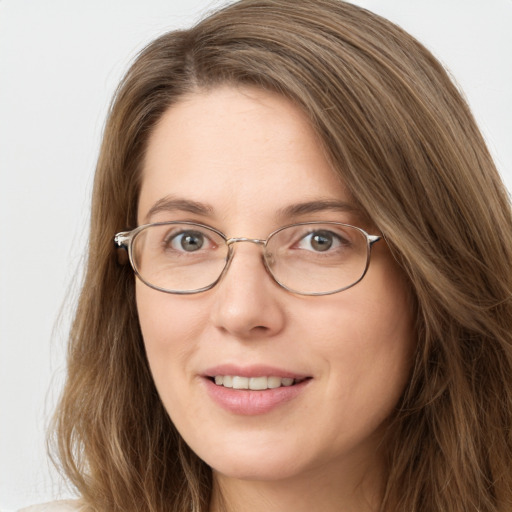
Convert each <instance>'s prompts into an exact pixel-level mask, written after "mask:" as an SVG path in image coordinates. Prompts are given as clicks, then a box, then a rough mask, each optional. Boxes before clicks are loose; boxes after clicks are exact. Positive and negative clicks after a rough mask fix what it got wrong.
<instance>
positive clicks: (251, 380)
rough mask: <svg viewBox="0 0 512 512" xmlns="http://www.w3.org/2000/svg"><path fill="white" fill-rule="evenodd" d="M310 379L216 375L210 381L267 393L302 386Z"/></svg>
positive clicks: (225, 385) (232, 387)
mask: <svg viewBox="0 0 512 512" xmlns="http://www.w3.org/2000/svg"><path fill="white" fill-rule="evenodd" d="M309 378H310V377H305V378H292V377H277V376H260V377H242V376H239V375H215V376H213V377H209V379H210V380H211V381H212V382H213V383H215V384H216V385H217V386H219V387H225V388H230V389H240V390H251V391H265V390H267V389H277V388H281V387H290V386H294V385H296V384H300V383H301V382H304V381H305V380H307V379H309Z"/></svg>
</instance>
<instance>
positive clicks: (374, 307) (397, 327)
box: [309, 266, 416, 414]
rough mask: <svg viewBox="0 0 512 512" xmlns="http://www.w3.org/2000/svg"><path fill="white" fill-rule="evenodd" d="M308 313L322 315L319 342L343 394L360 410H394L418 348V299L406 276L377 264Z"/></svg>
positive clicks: (317, 321) (318, 321)
mask: <svg viewBox="0 0 512 512" xmlns="http://www.w3.org/2000/svg"><path fill="white" fill-rule="evenodd" d="M390 269H391V270H390ZM309 315H310V317H313V318H316V319H317V320H316V322H315V325H316V326H317V329H316V339H317V343H318V345H317V346H318V347H319V349H320V350H321V351H322V352H323V355H324V358H325V361H326V365H327V366H328V368H329V372H330V373H331V377H332V382H333V384H334V383H335V386H336V387H337V389H336V391H335V393H336V394H337V396H338V398H339V399H340V400H341V401H342V402H343V401H344V402H346V401H349V402H350V403H351V404H352V405H353V407H354V408H355V409H358V408H359V407H363V408H364V407H366V405H367V404H371V405H372V406H374V405H376V404H381V406H382V411H381V413H382V414H385V413H386V410H387V411H388V412H390V408H391V409H392V408H393V407H394V406H395V404H396V402H397V401H398V399H399V397H400V395H401V394H402V392H403V390H404V388H405V386H406V383H407V381H408V379H409V375H410V371H411V367H412V361H413V357H414V351H415V347H416V334H415V329H414V308H413V301H412V299H411V295H410V294H409V292H408V288H407V285H406V283H405V282H404V279H403V278H402V276H401V275H400V274H399V273H398V272H397V271H395V270H394V267H388V268H387V269H386V272H382V271H381V269H379V268H377V266H375V268H374V272H373V273H370V272H369V274H368V275H367V276H366V277H365V279H363V281H361V282H360V283H359V284H358V285H356V286H355V287H354V288H352V289H351V290H347V291H346V292H344V293H342V294H339V295H338V296H337V297H336V296H332V298H331V299H330V300H329V301H324V303H323V304H321V305H320V304H318V305H317V306H316V307H315V309H314V310H310V312H309ZM376 412H377V411H376Z"/></svg>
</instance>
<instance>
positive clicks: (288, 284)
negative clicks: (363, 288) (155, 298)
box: [114, 222, 381, 295]
mask: <svg viewBox="0 0 512 512" xmlns="http://www.w3.org/2000/svg"><path fill="white" fill-rule="evenodd" d="M380 239H381V237H380V236H376V235H369V234H368V233H366V232H365V231H364V230H362V229H361V228H358V227H355V226H350V225H348V224H342V223H340V222H301V223H298V224H292V225H289V226H284V227H282V228H279V229H277V230H275V231H273V232H272V233H270V235H268V237H267V238H266V240H260V239H254V238H238V237H237V238H228V237H227V236H226V235H224V233H222V232H220V231H218V230H217V229H214V228H212V227H210V226H205V225H204V224H197V223H195V222H158V223H154V224H146V225H143V226H139V227H137V228H135V229H133V230H132V231H123V232H121V233H117V234H116V235H115V237H114V242H115V244H116V245H117V247H120V248H124V249H126V250H127V251H128V256H129V259H130V263H131V265H132V268H133V270H134V272H135V273H136V275H137V276H138V277H139V278H140V279H141V281H143V282H144V283H145V284H147V285H148V286H150V287H151V288H154V289H155V290H160V291H162V292H166V293H177V294H190V293H199V292H203V291H206V290H209V289H210V288H213V287H214V286H215V285H216V284H217V283H218V282H219V281H220V279H221V278H222V276H223V275H224V274H225V273H226V272H227V270H228V268H229V265H230V263H231V260H232V259H233V255H234V250H233V248H234V244H236V243H239V242H240V243H241V242H249V243H253V244H257V245H260V246H261V247H262V249H263V251H262V261H263V265H264V266H265V268H266V269H267V271H268V273H269V274H270V275H271V276H272V278H273V279H274V280H275V281H276V283H277V284H278V285H279V286H281V287H283V288H284V289H286V290H288V291H290V292H292V293H297V294H300V295H328V294H332V293H338V292H341V291H343V290H346V289H347V288H350V287H351V286H354V285H355V284H357V283H358V282H359V281H361V279H362V278H363V277H364V275H365V273H366V271H367V269H368V265H369V263H370V253H371V248H372V245H373V244H374V243H375V242H377V241H378V240H380Z"/></svg>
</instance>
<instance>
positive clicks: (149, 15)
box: [0, 0, 512, 511]
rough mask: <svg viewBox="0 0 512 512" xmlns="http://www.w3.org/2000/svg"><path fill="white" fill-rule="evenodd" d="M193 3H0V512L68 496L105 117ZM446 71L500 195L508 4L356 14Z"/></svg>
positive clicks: (511, 170) (510, 73) (388, 8)
mask: <svg viewBox="0 0 512 512" xmlns="http://www.w3.org/2000/svg"><path fill="white" fill-rule="evenodd" d="M222 3H223V2H222V1H215V2H209V1H205V0H194V1H192V0H88V1H87V2H79V1H74V2H70V1H69V0H46V1H43V0H0V509H2V510H5V511H7V510H15V509H17V508H19V507H21V506H25V505H28V504H31V503H37V502H42V501H45V500H50V499H54V498H56V497H59V496H66V495H68V494H69V492H67V491H66V489H65V487H64V486H63V485H62V482H61V481H60V480H59V478H57V476H56V475H55V473H54V472H52V471H51V470H50V468H49V463H48V461H47V458H46V455H45V442H44V430H45V425H46V423H47V420H48V417H49V415H50V412H51V410H52V408H53V406H54V404H55V399H56V396H57V395H58V393H59V389H60V384H61V381H62V374H63V365H64V351H65V349H64V347H65V339H66V331H67V329H68V326H69V319H70V316H71V314H72V310H73V305H74V302H75V299H76V295H77V289H78V284H79V276H80V270H81V266H80V263H81V259H82V257H83V254H84V251H85V247H86V240H87V222H88V214H89V196H90V189H91V183H92V177H93V170H94V166H95V159H96V156H97V153H98V145H99V140H100V135H101V131H102V127H103V124H104V118H105V114H106V111H107V106H108V103H109V101H110V97H111V96H112V93H113V91H114V88H115V86H116V84H117V82H118V81H119V79H120V78H121V75H122V74H123V72H124V71H125V70H126V68H127V66H128V63H129V62H130V61H131V59H132V58H133V57H134V56H135V54H136V53H137V51H138V50H140V49H141V48H142V47H143V46H144V45H145V44H146V43H147V42H149V41H150V40H151V39H153V38H154V37H156V36H157V35H159V34H161V33H162V32H164V31H166V30H169V29H173V28H177V27H184V26H188V25H189V24H190V23H191V22H192V21H193V20H196V19H198V17H199V16H200V14H202V13H204V12H205V11H207V10H209V9H211V8H212V7H215V6H218V5H221V4H222ZM354 3H357V4H359V5H362V6H364V7H367V8H369V9H371V10H374V11H375V12H377V13H379V14H382V15H384V16H385V17H387V18H389V19H391V20H393V21H395V22H397V23H398V24H400V25H402V26H403V27H404V28H405V29H407V30H409V31H410V32H411V33H412V34H414V35H415V36H416V37H418V38H419V39H420V40H421V41H422V42H423V43H424V44H426V46H427V47H429V48H430V49H431V50H432V51H433V52H434V54H436V55H437V56H438V57H439V58H440V59H441V61H442V62H443V63H444V64H445V65H446V66H447V67H448V68H449V69H450V70H451V72H452V74H453V76H454V77H455V78H456V80H457V81H458V83H459V84H460V85H461V87H462V88H463V90H464V91H465V93H466V96H467V98H468V100H469V103H470V105H471V106H472V109H473V111H474V114H475V116H476V118H477V120H478V121H479V123H480V126H481V128H482V130H483V132H484V135H485V137H486V138H487V141H488V144H489V146H490V149H491V152H492V153H493V155H494V156H495V158H496V161H497V164H498V167H499V169H500V170H501V172H502V175H503V177H504V179H505V182H506V183H507V186H508V187H509V189H512V148H511V146H512V94H511V92H510V91H511V90H512V88H511V83H512V31H510V27H511V26H512V0H487V1H485V2H483V1H482V0H357V1H355V2H354Z"/></svg>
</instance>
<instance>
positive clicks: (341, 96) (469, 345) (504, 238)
mask: <svg viewBox="0 0 512 512" xmlns="http://www.w3.org/2000/svg"><path fill="white" fill-rule="evenodd" d="M511 228H512V216H511V211H510V205H509V201H508V197H507V194H506V191H505V189H504V187H503V185H502V183H501V182H500V179H499V177H498V174H497V172H496V170H495V168H494V165H493V163H492V160H491V158H490V156H489V153H488V151H487V149H486V147H485V144H484V142H483V140H482V137H481V135H480V133H479V131H478V129H477V128H476V126H475V123H474V120H473V118H472V116H471V114H470V112H469V110H468V107H467V105H466V104H465V103H464V101H463V100H462V98H461V97H460V94H459V93H458V91H457V90H456V88H455V87H454V86H453V85H452V83H451V82H450V80H449V78H448V77H447V75H446V73H445V71H444V70H443V69H442V68H441V66H440V65H439V63H438V62H437V61H436V60H435V59H434V58H433V57H432V56H431V55H430V54H429V53H428V52H427V51H426V50H425V49H424V48H423V47H422V46H421V45H420V44H419V43H418V42H416V41H415V40H414V39H413V38H411V37H410V36H409V35H407V34H406V33H404V32H403V31H402V30H400V29H399V28H397V27H395V26H393V25H392V24H390V23H389V22H387V21H385V20H382V19H381V18H379V17H377V16H375V15H373V14H371V13H369V12H367V11H364V10H362V9H360V8H357V7H355V6H353V5H350V4H346V3H344V2H340V1H337V0H321V1H318V0H315V1H302V0H301V1H298V2H291V1H284V0H276V1H265V0H243V1H241V2H239V3H236V4H234V5H232V6H229V7H227V8H225V9H224V10H221V11H219V12H218V13H216V14H213V15H212V16H210V17H208V18H206V19H205V20H204V21H202V22H201V23H199V24H198V25H197V26H196V27H194V28H192V29H191V30H188V31H181V32H174V33H171V34H167V35H165V36H163V37H161V38H160V39H158V40H157V41H155V42H154V43H152V44H151V45H149V46H148V47H147V48H146V50H144V51H143V52H142V54H141V55H140V56H139V58H138V59H137V60H136V62H135V63H134V64H133V66H132V68H131V69H130V70H129V72H128V74H127V75H126V77H125V79H124V80H123V82H122V84H121V86H120V88H119V90H118V92H117V95H116V98H115V101H114V103H113V105H112V110H111V113H110V116H109V120H108V123H107V126H106V129H105V135H104V140H103V145H102V151H101V154H100V158H99V162H98V168H97V173H96V179H95V188H94V194H93V208H92V223H91V238H90V248H89V259H88V268H87V274H86V278H85V283H84V286H83V290H82V294H81V298H80V303H79V307H78V311H77V314H76V319H75V322H74V326H73V330H72V336H71V342H70V349H69V370H68V379H67V384H66V387H65V391H64V395H63V397H62V401H61V404H60V407H59V410H58V412H57V416H56V441H57V443H58V450H59V457H60V460H61V462H62V465H63V468H64V470H65V472H66V474H67V475H68V477H69V478H70V480H71V481H72V482H73V484H74V485H75V486H76V488H77V489H78V491H79V493H80V494H81V496H82V501H81V503H80V504H79V505H77V506H81V507H83V509H84V510H97V511H107V510H109V511H110V510H119V511H126V510H137V511H143V510H148V511H149V510H151V511H159V510H175V511H183V510H195V511H211V512H217V511H220V510H227V511H232V510H236V511H243V510H247V511H260V510H266V511H272V510H276V511H277V510H280V511H281V510H291V509H294V510H299V511H301V510H323V511H329V510H353V511H378V510H379V511H380V510H382V511H408V512H409V511H413V510H421V511H439V510H443V511H460V510H468V511H469V510H475V511H477V510H478V511H481V512H483V511H494V512H497V511H505V510H509V509H510V507H511V505H512V489H511V482H510V480H511V479H510V470H511V467H510V466H511V463H510V460H512V457H511V455H512V453H511V451H512V450H511V448H512V440H511V437H510V433H509V432H510V425H511V423H512V421H511V414H512V408H511V402H512V389H511V381H510V374H511V362H512V359H511V353H510V346H511V341H512V340H511V337H512V334H511V333H512V329H511V327H512V303H511V291H512V277H511V275H510V271H509V263H510V261H511V259H512V241H511V237H510V233H511ZM114 235H115V243H114V244H113V242H112V239H113V237H114ZM128 260H129V263H130V264H129V263H128ZM134 273H135V274H136V275H137V278H136V277H134Z"/></svg>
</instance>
